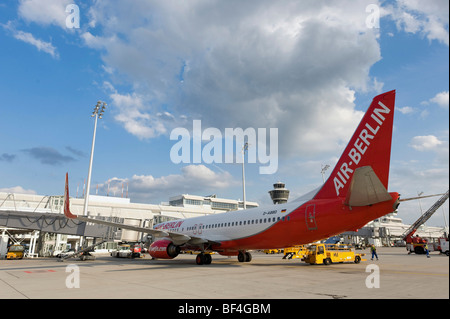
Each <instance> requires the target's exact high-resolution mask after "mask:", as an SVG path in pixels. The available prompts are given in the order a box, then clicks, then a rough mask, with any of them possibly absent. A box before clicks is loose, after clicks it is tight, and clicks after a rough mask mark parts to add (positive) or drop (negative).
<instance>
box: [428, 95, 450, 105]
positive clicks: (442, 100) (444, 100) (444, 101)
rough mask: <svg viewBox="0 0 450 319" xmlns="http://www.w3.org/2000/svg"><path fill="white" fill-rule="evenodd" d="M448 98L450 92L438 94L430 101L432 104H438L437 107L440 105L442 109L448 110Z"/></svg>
mask: <svg viewBox="0 0 450 319" xmlns="http://www.w3.org/2000/svg"><path fill="white" fill-rule="evenodd" d="M448 96H449V95H448V91H446V92H440V93H438V94H436V96H435V97H433V98H432V99H430V102H432V103H436V104H437V105H439V106H440V107H442V108H448V104H449V97H448Z"/></svg>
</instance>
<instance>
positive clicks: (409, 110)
mask: <svg viewBox="0 0 450 319" xmlns="http://www.w3.org/2000/svg"><path fill="white" fill-rule="evenodd" d="M395 109H396V110H397V111H399V112H400V113H402V114H410V113H414V112H416V109H415V108H413V107H410V106H404V107H396V108H395Z"/></svg>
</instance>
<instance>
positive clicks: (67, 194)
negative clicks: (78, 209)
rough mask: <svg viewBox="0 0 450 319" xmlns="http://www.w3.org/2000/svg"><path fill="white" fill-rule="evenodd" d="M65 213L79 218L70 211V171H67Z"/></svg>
mask: <svg viewBox="0 0 450 319" xmlns="http://www.w3.org/2000/svg"><path fill="white" fill-rule="evenodd" d="M64 215H66V217H67V218H70V219H73V218H77V216H76V215H73V214H72V213H71V212H70V202H69V173H66V187H65V190H64Z"/></svg>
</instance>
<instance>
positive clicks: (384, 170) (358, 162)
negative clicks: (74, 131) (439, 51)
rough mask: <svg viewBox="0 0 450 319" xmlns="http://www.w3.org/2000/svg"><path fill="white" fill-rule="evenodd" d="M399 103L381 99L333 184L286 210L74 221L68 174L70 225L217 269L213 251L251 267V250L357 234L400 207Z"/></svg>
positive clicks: (351, 145) (357, 134) (369, 112)
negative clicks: (153, 221) (152, 221)
mask: <svg viewBox="0 0 450 319" xmlns="http://www.w3.org/2000/svg"><path fill="white" fill-rule="evenodd" d="M394 104H395V91H390V92H387V93H384V94H381V95H378V96H376V97H375V98H374V99H373V101H372V104H371V105H370V107H369V109H368V110H367V112H366V114H365V115H364V117H363V119H362V120H361V122H360V124H359V126H358V128H357V129H356V131H355V133H354V134H353V136H352V138H351V140H350V142H349V144H348V145H347V147H346V148H345V150H344V152H343V153H342V156H341V158H340V159H339V161H338V163H337V165H336V167H335V168H334V170H333V171H332V173H331V174H330V177H329V178H328V180H327V181H326V182H325V183H324V184H323V185H322V186H321V187H319V188H318V189H315V190H314V191H311V192H310V193H308V194H306V195H304V196H302V197H300V198H298V199H296V200H294V201H292V202H290V203H287V204H278V205H273V206H269V207H258V208H252V209H248V210H241V211H232V212H227V213H220V214H214V215H208V216H203V217H193V218H185V219H179V220H174V221H170V222H165V223H160V224H158V225H155V227H154V228H153V229H150V228H143V227H134V226H129V225H124V224H118V223H111V222H106V221H101V220H97V219H94V218H89V217H86V216H76V215H73V214H71V212H70V204H69V188H68V174H66V189H65V207H64V213H65V215H66V217H67V218H71V219H78V220H80V221H85V222H92V223H98V224H104V225H109V226H114V227H119V228H123V229H129V230H135V231H138V232H143V233H147V234H150V235H152V236H153V238H155V241H154V242H153V243H152V244H151V246H150V249H149V254H150V255H151V256H152V257H153V258H161V259H173V258H175V257H177V256H178V254H179V253H180V252H181V251H184V250H195V251H199V252H200V253H199V254H198V255H197V257H196V262H197V264H199V265H202V264H210V263H211V255H210V253H211V252H217V253H219V254H221V255H225V256H237V258H238V261H239V262H249V261H251V259H252V256H251V254H250V252H249V251H250V250H255V249H271V248H281V247H290V246H293V245H301V244H308V243H312V242H314V241H318V240H321V239H325V238H328V237H330V236H333V235H336V234H340V233H343V232H345V231H356V230H358V229H359V228H361V227H363V226H364V225H365V224H367V223H368V222H370V221H372V220H374V219H376V218H378V217H381V216H384V215H386V214H389V213H391V212H393V211H394V210H395V209H397V207H398V205H399V202H400V200H399V194H398V193H392V192H391V193H388V191H387V188H388V180H389V162H390V155H391V140H392V127H393V120H394Z"/></svg>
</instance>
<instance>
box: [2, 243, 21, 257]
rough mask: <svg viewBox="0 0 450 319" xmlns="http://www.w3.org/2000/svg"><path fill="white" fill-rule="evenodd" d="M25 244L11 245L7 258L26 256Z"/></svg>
mask: <svg viewBox="0 0 450 319" xmlns="http://www.w3.org/2000/svg"><path fill="white" fill-rule="evenodd" d="M24 250H25V246H23V245H21V244H14V245H11V246H9V248H8V253H7V254H6V259H22V258H23V256H24Z"/></svg>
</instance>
